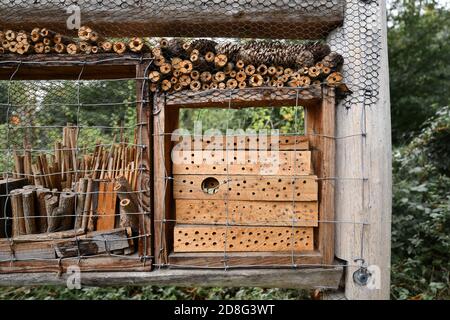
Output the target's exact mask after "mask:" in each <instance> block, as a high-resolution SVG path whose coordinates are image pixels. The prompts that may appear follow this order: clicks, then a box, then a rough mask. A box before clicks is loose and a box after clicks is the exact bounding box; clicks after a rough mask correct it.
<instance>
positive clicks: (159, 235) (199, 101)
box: [153, 86, 335, 267]
mask: <svg viewBox="0 0 450 320" xmlns="http://www.w3.org/2000/svg"><path fill="white" fill-rule="evenodd" d="M297 92H298V94H297ZM230 96H231V97H232V98H231V101H230V100H229V98H227V97H230ZM296 102H297V103H298V105H300V106H304V107H305V110H306V132H307V133H308V134H309V135H310V137H311V138H310V145H311V148H312V159H313V162H314V170H315V174H316V175H317V176H318V177H319V181H318V183H319V189H320V191H319V197H320V209H319V228H318V231H317V232H316V233H317V234H316V239H318V240H317V243H316V246H315V247H316V250H314V251H313V252H304V253H302V252H299V253H295V254H294V255H292V254H291V253H273V252H261V253H241V252H236V253H227V255H226V258H227V265H228V266H252V265H253V266H267V267H270V266H280V267H283V266H285V267H289V266H291V265H292V264H295V265H300V266H329V265H332V264H333V262H334V224H333V222H334V188H333V184H332V183H329V181H330V180H332V178H333V177H334V170H335V163H334V161H335V140H334V135H335V133H334V131H335V92H334V88H331V87H323V88H320V87H317V86H312V87H310V88H309V89H284V90H281V91H274V90H272V89H258V90H251V89H250V90H240V91H234V92H230V91H211V92H200V93H184V92H183V93H175V94H168V95H158V94H157V95H155V96H154V106H153V112H154V118H153V124H154V131H153V132H154V140H153V143H154V173H153V174H154V186H155V190H154V216H155V220H154V221H155V225H154V231H155V232H154V234H155V243H154V244H155V260H156V263H157V265H160V266H163V265H169V266H171V267H223V266H224V254H223V253H176V254H175V253H172V252H171V249H172V248H173V228H174V220H175V219H174V217H175V212H174V207H175V205H174V203H173V200H172V195H171V192H172V191H171V189H172V181H171V180H170V179H169V178H168V177H170V176H171V159H170V152H171V148H172V146H173V143H172V142H171V137H170V133H171V132H173V130H175V129H176V128H177V127H178V114H179V110H180V108H209V107H218V106H219V107H220V106H222V107H225V108H227V107H231V108H243V107H258V106H282V105H284V106H286V105H295V104H296Z"/></svg>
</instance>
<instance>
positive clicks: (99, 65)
mask: <svg viewBox="0 0 450 320" xmlns="http://www.w3.org/2000/svg"><path fill="white" fill-rule="evenodd" d="M141 58H143V59H148V58H149V56H148V55H146V54H144V55H142V54H133V53H127V54H124V55H117V54H111V53H100V54H95V55H94V54H91V55H86V54H76V55H61V54H33V55H27V56H20V55H16V54H4V55H1V56H0V80H9V79H12V80H47V79H51V80H62V79H64V80H77V79H78V78H80V79H83V80H101V79H121V78H135V77H136V65H137V64H139V63H140V62H141V61H142V60H141Z"/></svg>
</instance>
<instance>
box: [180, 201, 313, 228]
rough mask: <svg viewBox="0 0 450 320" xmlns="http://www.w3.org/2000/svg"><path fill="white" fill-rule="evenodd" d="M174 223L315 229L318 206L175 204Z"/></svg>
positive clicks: (296, 204)
mask: <svg viewBox="0 0 450 320" xmlns="http://www.w3.org/2000/svg"><path fill="white" fill-rule="evenodd" d="M175 207H176V220H177V223H181V224H226V222H227V220H228V223H229V224H237V225H253V226H264V225H270V226H292V225H294V226H299V227H300V226H311V227H316V226H317V225H318V210H319V209H318V203H317V201H308V202H279V201H227V200H181V199H179V200H176V201H175Z"/></svg>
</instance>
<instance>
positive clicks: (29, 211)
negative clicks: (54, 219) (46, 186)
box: [22, 190, 38, 234]
mask: <svg viewBox="0 0 450 320" xmlns="http://www.w3.org/2000/svg"><path fill="white" fill-rule="evenodd" d="M22 205H23V216H24V219H25V230H26V233H27V234H33V233H37V231H38V230H37V228H36V219H35V217H34V193H33V191H32V190H23V192H22Z"/></svg>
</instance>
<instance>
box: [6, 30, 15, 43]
mask: <svg viewBox="0 0 450 320" xmlns="http://www.w3.org/2000/svg"><path fill="white" fill-rule="evenodd" d="M16 36H17V35H16V33H15V32H14V31H13V30H6V31H5V39H6V40H8V41H14V40H15V39H16Z"/></svg>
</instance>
